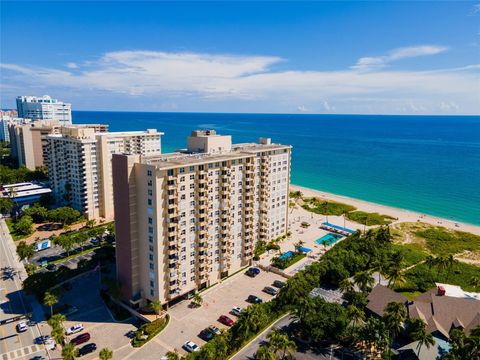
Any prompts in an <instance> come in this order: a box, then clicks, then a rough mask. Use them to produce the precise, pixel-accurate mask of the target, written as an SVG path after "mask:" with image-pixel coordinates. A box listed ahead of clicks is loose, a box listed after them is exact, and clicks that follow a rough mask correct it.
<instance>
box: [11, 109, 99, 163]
mask: <svg viewBox="0 0 480 360" xmlns="http://www.w3.org/2000/svg"><path fill="white" fill-rule="evenodd" d="M20 120H21V121H19V122H9V131H8V132H9V138H10V142H11V156H12V158H13V159H14V160H15V161H16V162H17V164H18V165H19V166H25V167H27V169H30V170H35V169H36V168H37V167H41V166H45V165H46V164H47V161H46V153H45V146H46V144H47V140H46V136H47V135H50V134H56V133H58V132H59V129H60V128H61V126H62V124H61V123H59V122H58V121H53V120H37V121H31V120H26V119H20ZM70 126H74V127H77V128H93V129H95V131H97V132H106V131H108V125H103V124H78V125H70Z"/></svg>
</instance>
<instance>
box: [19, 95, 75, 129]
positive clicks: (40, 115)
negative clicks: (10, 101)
mask: <svg viewBox="0 0 480 360" xmlns="http://www.w3.org/2000/svg"><path fill="white" fill-rule="evenodd" d="M17 113H18V117H21V118H28V119H32V120H53V121H58V122H59V123H60V124H61V125H68V124H71V123H72V105H71V104H67V103H64V102H62V101H58V100H57V99H52V98H51V97H50V96H48V95H44V96H42V97H37V96H18V97H17Z"/></svg>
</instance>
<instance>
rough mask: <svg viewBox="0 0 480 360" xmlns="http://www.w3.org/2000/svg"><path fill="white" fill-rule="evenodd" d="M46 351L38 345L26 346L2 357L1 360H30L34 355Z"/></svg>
mask: <svg viewBox="0 0 480 360" xmlns="http://www.w3.org/2000/svg"><path fill="white" fill-rule="evenodd" d="M40 351H41V352H44V350H43V349H42V348H41V347H40V346H38V345H30V346H25V347H23V348H20V349H16V350H13V351H9V352H6V353H3V354H1V355H0V360H16V359H30V358H31V357H32V355H34V354H35V353H38V352H40Z"/></svg>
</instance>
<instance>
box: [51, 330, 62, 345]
mask: <svg viewBox="0 0 480 360" xmlns="http://www.w3.org/2000/svg"><path fill="white" fill-rule="evenodd" d="M50 335H51V336H52V338H53V340H55V342H56V343H57V344H63V342H64V341H65V330H64V329H63V327H54V328H52V331H51V333H50Z"/></svg>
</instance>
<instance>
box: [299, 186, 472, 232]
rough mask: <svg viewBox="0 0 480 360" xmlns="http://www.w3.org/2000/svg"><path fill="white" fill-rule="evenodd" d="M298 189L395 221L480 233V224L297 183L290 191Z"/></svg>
mask: <svg viewBox="0 0 480 360" xmlns="http://www.w3.org/2000/svg"><path fill="white" fill-rule="evenodd" d="M296 190H300V191H301V192H302V193H303V195H304V196H306V197H311V196H315V197H319V198H321V199H326V200H333V201H337V202H342V203H345V204H349V205H353V206H355V207H356V208H357V209H358V210H361V211H366V212H377V213H380V214H385V215H389V216H392V217H394V218H397V219H398V220H397V221H395V222H394V223H400V222H417V221H421V222H424V223H428V224H432V225H436V226H443V227H445V228H448V229H453V230H460V231H466V232H470V233H473V234H477V235H480V226H476V225H472V224H466V223H461V222H457V221H452V220H448V219H443V218H438V217H434V216H431V215H425V214H420V213H416V212H413V211H409V210H404V209H398V208H394V207H390V206H385V205H379V204H375V203H371V202H367V201H363V200H358V199H353V198H349V197H346V196H341V195H335V194H330V193H327V192H323V191H318V190H313V189H309V188H304V187H301V186H297V185H291V186H290V191H296ZM302 210H303V209H302ZM295 212H296V211H294V214H292V215H294V216H295ZM329 221H330V222H331V223H334V224H336V225H340V226H343V218H340V217H336V216H329ZM346 226H347V228H350V229H363V225H361V224H358V223H354V222H350V221H348V220H347V222H346Z"/></svg>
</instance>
